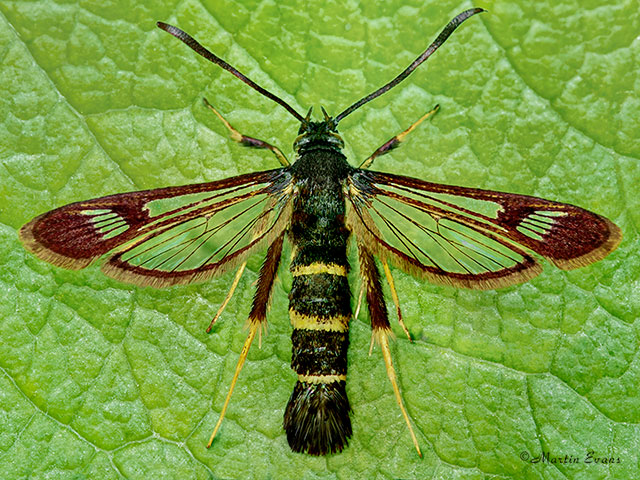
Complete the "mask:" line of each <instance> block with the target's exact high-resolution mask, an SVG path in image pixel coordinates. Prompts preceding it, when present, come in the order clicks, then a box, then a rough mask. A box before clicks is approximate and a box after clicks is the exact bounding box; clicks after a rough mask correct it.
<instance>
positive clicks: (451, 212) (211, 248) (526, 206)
mask: <svg viewBox="0 0 640 480" xmlns="http://www.w3.org/2000/svg"><path fill="white" fill-rule="evenodd" d="M482 11H483V10H482V9H481V8H472V9H469V10H466V11H464V12H462V13H460V14H459V15H457V16H456V17H455V18H453V19H452V20H451V21H450V22H449V23H448V24H447V25H446V26H445V28H444V29H443V30H442V32H441V33H440V34H439V35H438V37H437V38H436V39H435V41H434V42H433V43H432V44H431V45H430V46H429V47H428V48H427V49H426V50H425V51H424V52H423V53H422V54H421V55H420V56H418V57H417V58H416V59H415V60H414V62H413V63H411V65H409V66H408V67H407V68H406V69H405V70H403V71H402V72H401V73H400V74H399V75H398V76H397V77H395V78H394V79H393V80H391V81H390V82H389V83H387V84H386V85H384V86H383V87H381V88H379V89H377V90H375V91H374V92H373V93H371V94H369V95H367V96H365V97H364V98H362V99H361V100H359V101H357V102H356V103H354V104H352V105H351V106H349V107H348V108H347V109H345V110H344V111H342V112H341V113H340V114H338V115H337V116H335V117H331V116H329V115H328V114H327V112H326V111H325V110H324V108H323V109H322V112H323V116H324V118H323V119H322V120H321V121H313V120H312V119H311V113H312V109H311V108H310V109H309V111H308V113H307V114H306V116H302V115H301V114H300V113H298V112H297V111H296V110H295V109H294V108H293V107H291V106H290V105H289V104H287V103H286V102H285V101H284V100H282V99H281V98H279V97H277V96H276V95H274V94H273V93H271V92H269V91H267V90H265V89H264V88H262V87H261V86H259V85H258V84H256V83H255V82H254V81H252V80H251V79H249V78H248V77H246V76H245V75H243V74H242V73H241V72H239V71H238V70H236V69H235V68H234V67H232V66H231V65H229V64H228V63H226V62H225V61H224V60H222V59H221V58H219V57H217V56H216V55H214V54H213V53H211V52H210V51H209V50H207V49H206V48H205V47H203V46H202V45H201V44H199V43H198V42H197V41H196V40H194V39H193V38H192V37H191V36H189V35H188V34H186V33H185V32H183V31H182V30H180V29H179V28H176V27H174V26H171V25H168V24H166V23H161V22H159V23H158V27H159V28H161V29H162V30H164V31H166V32H168V33H169V34H171V35H173V36H174V37H176V38H178V39H179V40H181V41H182V42H184V43H185V44H186V45H187V46H189V47H190V48H191V49H193V50H194V51H195V52H197V53H198V54H200V55H202V56H203V57H205V58H206V59H208V60H210V61H212V62H213V63H215V64H217V65H219V66H221V67H222V68H224V69H225V70H227V71H229V72H230V73H231V74H233V75H234V76H236V77H237V78H239V79H240V80H242V81H243V82H244V83H246V84H247V85H249V86H250V87H251V88H253V89H254V90H256V91H258V92H259V93H261V94H262V95H264V96H266V97H268V98H270V99H271V100H273V101H275V102H277V103H278V104H280V105H281V106H282V107H284V108H285V109H286V110H287V111H288V112H289V113H290V114H291V115H293V117H295V118H296V119H297V120H298V121H299V122H300V129H299V131H298V137H297V138H296V139H295V142H294V143H293V149H294V151H295V161H294V162H291V163H290V162H289V161H288V160H287V157H286V156H285V155H284V153H282V151H281V150H280V149H279V148H278V147H276V146H273V145H271V144H269V143H267V142H265V141H263V140H260V139H257V138H253V137H249V136H246V135H243V134H241V133H240V132H239V131H237V130H236V129H235V128H233V127H232V126H231V125H230V124H229V122H227V121H226V120H225V119H224V117H223V116H222V115H221V114H220V113H219V112H218V111H217V110H216V109H215V108H214V107H213V106H211V105H210V104H209V103H208V102H207V101H206V100H205V105H206V106H207V107H208V108H210V109H211V110H212V111H213V112H214V113H215V114H216V115H217V116H218V117H219V118H220V120H221V121H222V122H223V123H224V125H225V126H226V128H227V129H228V130H229V132H230V134H231V138H232V139H233V140H234V141H236V142H238V143H240V144H241V145H244V146H248V147H253V148H258V149H267V150H270V151H271V152H272V153H273V154H274V155H275V157H276V158H277V159H278V160H279V162H280V164H281V167H280V168H275V169H273V170H267V171H262V172H255V173H246V174H243V175H239V176H236V177H232V178H227V179H223V180H218V181H214V182H209V183H201V184H196V185H186V186H177V187H165V188H158V189H153V190H145V191H139V192H131V193H120V194H115V195H110V196H107V197H102V198H98V199H94V200H87V201H81V202H77V203H72V204H70V205H66V206H63V207H60V208H57V209H55V210H52V211H50V212H47V213H44V214H42V215H40V216H38V217H36V218H35V219H33V220H32V221H31V222H29V223H27V224H26V225H25V226H23V227H22V229H21V230H20V239H21V241H22V243H23V244H24V246H25V247H26V248H27V249H28V250H29V251H31V252H32V253H33V254H35V255H36V256H37V257H39V258H40V259H42V260H45V261H47V262H50V263H52V264H54V265H57V266H59V267H63V268H69V269H80V268H84V267H86V266H88V265H90V264H92V263H94V262H96V261H98V260H100V261H101V262H102V270H103V272H104V273H105V274H107V275H108V276H110V277H113V278H115V279H118V280H121V281H123V282H128V283H133V284H135V285H140V286H152V287H169V286H172V285H179V284H188V283H192V282H198V281H203V280H206V279H208V278H210V277H212V276H214V275H220V274H222V273H224V272H227V271H229V270H230V269H237V270H236V274H235V277H234V279H233V281H232V283H231V286H230V290H229V292H228V294H227V297H226V299H225V300H224V302H223V304H222V306H221V307H220V310H219V311H218V313H217V314H216V316H215V317H214V319H213V321H212V322H211V325H210V326H209V328H208V329H207V331H210V330H211V326H212V325H213V323H214V322H215V321H216V319H217V318H219V316H220V314H221V313H222V310H223V309H224V307H225V306H226V304H227V302H228V301H229V299H230V298H231V296H232V295H233V293H234V291H235V289H236V287H237V285H238V282H239V280H240V277H241V275H242V274H243V272H244V269H245V266H246V263H247V259H248V258H249V257H250V256H251V255H253V254H254V253H256V252H259V251H261V250H263V249H264V248H266V250H267V253H266V258H265V259H264V263H263V264H262V267H261V269H260V272H259V276H258V280H257V285H256V290H255V296H254V298H253V304H252V306H251V311H250V313H249V320H248V325H249V333H248V336H247V339H246V341H245V343H244V346H243V349H242V352H241V355H240V358H239V360H238V364H237V366H236V370H235V375H234V377H233V380H232V383H231V386H230V388H229V392H228V394H227V397H226V400H225V403H224V406H223V408H222V411H221V413H220V417H219V420H218V422H217V424H216V426H215V429H214V432H213V434H212V435H211V439H210V441H209V445H208V446H210V445H211V443H212V441H213V439H214V437H215V435H216V433H217V432H218V429H219V428H220V425H221V423H222V419H223V418H224V416H225V413H226V410H227V407H228V405H229V400H230V398H231V394H232V392H233V389H234V386H235V384H236V381H237V379H238V375H239V374H240V371H241V369H242V367H243V365H244V362H245V359H246V357H247V353H248V351H249V348H250V346H251V344H252V342H253V340H254V338H255V336H256V334H259V335H261V332H262V328H263V327H264V326H266V316H267V310H268V304H269V299H270V296H271V293H272V290H273V285H274V281H275V279H276V273H277V271H278V267H279V265H280V262H281V256H282V249H283V243H284V242H285V240H286V241H288V242H289V243H290V244H291V246H292V252H293V253H292V259H291V262H290V271H291V274H292V278H293V283H292V287H291V292H290V294H289V317H290V321H291V323H292V326H293V334H292V344H293V346H292V360H291V367H292V369H293V370H294V371H295V372H296V373H297V375H298V379H297V382H296V384H295V387H294V390H293V393H292V395H291V397H290V399H289V403H288V405H287V407H286V410H285V413H284V429H285V431H286V435H287V440H288V442H289V445H290V446H291V449H292V450H293V451H295V452H304V453H307V454H310V455H325V454H330V453H336V452H340V451H342V450H343V448H345V446H346V445H347V443H348V439H349V438H350V436H351V434H352V428H351V420H350V417H349V412H350V405H349V400H348V398H347V394H346V391H345V384H346V383H345V382H346V373H347V348H348V346H349V322H350V320H351V319H352V318H353V312H352V305H351V303H352V302H351V293H350V286H349V283H348V280H347V274H348V272H349V269H350V264H349V261H348V258H347V248H348V244H349V242H350V241H353V242H355V245H356V247H357V252H358V262H359V274H360V278H361V288H360V295H359V300H358V309H359V306H360V301H361V300H362V297H363V296H364V297H365V298H366V303H367V305H368V310H369V316H370V319H371V328H372V346H373V341H374V340H375V341H376V342H377V343H378V344H379V345H380V347H381V350H382V354H383V358H384V362H385V366H386V370H387V374H388V377H389V379H390V381H391V385H392V388H393V391H394V394H395V397H396V400H397V403H398V405H399V408H400V410H401V413H402V415H403V417H404V419H405V421H406V423H407V426H408V430H409V433H410V436H411V438H412V441H413V443H414V445H415V447H416V450H417V451H418V453H419V454H420V448H419V445H418V441H417V439H416V436H415V434H414V431H413V428H412V424H411V421H410V419H409V416H408V415H407V412H406V410H405V407H404V404H403V401H402V397H401V394H400V390H399V387H398V384H397V381H396V374H395V370H394V367H393V363H392V359H391V354H390V349H389V335H390V332H391V329H390V323H389V318H388V314H387V307H386V304H385V299H384V295H383V291H382V283H381V278H382V275H381V273H380V270H379V265H380V266H381V267H382V271H383V273H384V276H385V278H386V280H387V282H388V284H389V286H390V291H391V295H392V298H393V302H394V304H395V306H396V310H397V312H398V318H399V322H400V324H401V326H402V327H403V329H404V330H405V332H406V333H407V335H408V331H407V329H406V327H405V326H404V324H403V322H402V317H401V314H400V307H399V301H398V295H397V293H396V290H395V286H394V283H393V278H392V276H391V270H390V268H389V264H392V265H394V266H395V267H396V268H399V269H401V270H403V271H405V272H408V273H410V274H412V275H415V276H417V277H419V278H423V279H426V280H428V281H430V282H433V283H437V284H443V285H450V286H454V287H461V288H471V289H495V288H502V287H506V286H509V285H514V284H517V283H521V282H526V281H528V280H530V279H532V278H533V277H535V276H536V275H538V274H539V273H540V272H541V266H540V262H539V260H538V258H537V257H536V256H534V254H537V255H539V256H541V257H544V258H546V259H547V260H549V261H550V262H551V263H553V264H555V265H556V266H558V267H559V268H561V269H564V270H570V269H574V268H578V267H582V266H585V265H589V264H590V263H593V262H596V261H598V260H601V259H603V258H604V257H605V256H607V255H608V254H609V253H610V252H612V251H613V250H614V249H615V248H616V247H617V246H618V244H619V243H620V241H621V239H622V234H621V232H620V229H619V228H618V227H617V226H616V225H615V224H613V223H612V222H611V221H609V220H608V219H606V218H604V217H602V216H600V215H597V214H595V213H592V212H589V211H587V210H584V209H582V208H580V207H576V206H573V205H568V204H564V203H559V202H554V201H549V200H544V199H541V198H536V197H531V196H526V195H516V194H511V193H501V192H494V191H489V190H481V189H478V188H467V187H458V186H448V185H441V184H437V183H429V182H426V181H423V180H418V179H415V178H410V177H406V176H401V175H393V174H389V173H382V172H376V171H373V170H371V169H370V168H369V167H371V165H372V163H373V162H374V160H375V159H376V158H377V157H379V156H381V155H384V154H386V153H388V152H390V151H391V150H392V149H394V148H396V147H397V146H398V145H399V144H400V143H401V142H402V141H403V140H404V139H405V137H406V136H407V135H408V134H409V133H410V132H411V131H412V130H413V129H415V128H416V127H417V126H418V124H420V123H421V122H423V121H424V120H425V119H427V118H428V117H430V116H431V115H433V114H434V113H435V112H436V111H437V108H438V107H437V106H436V107H435V108H434V109H433V110H431V111H429V112H427V113H426V114H425V115H424V116H423V117H422V118H420V119H419V120H417V121H416V122H415V123H414V124H412V125H411V126H410V127H409V128H407V129H406V130H405V131H403V132H402V133H400V134H398V135H396V136H394V137H393V138H391V139H390V140H388V141H387V142H385V143H384V144H383V145H382V146H380V147H379V148H378V149H376V150H375V151H374V152H373V153H372V154H371V155H370V156H369V157H368V158H367V159H365V160H364V161H363V162H362V163H360V165H359V167H354V166H352V165H351V164H349V163H348V162H347V159H346V157H345V156H344V154H343V153H342V149H343V147H344V142H343V140H342V138H341V137H340V135H339V133H338V125H339V124H340V122H341V121H342V120H343V119H344V118H345V117H347V116H348V115H350V114H351V113H353V112H354V111H355V110H357V109H358V108H360V107H361V106H363V105H364V104H366V103H368V102H370V101H371V100H373V99H375V98H377V97H378V96H380V95H382V94H383V93H385V92H387V91H389V90H390V89H391V88H393V87H394V86H396V85H397V84H399V83H400V82H401V81H402V80H404V79H405V78H406V77H407V76H408V75H409V74H411V72H413V71H414V70H415V69H416V68H417V67H418V66H419V65H420V64H421V63H423V62H424V61H425V60H427V59H428V58H429V57H430V56H431V55H432V54H433V53H434V52H435V51H436V50H437V49H438V48H439V47H440V46H441V45H442V44H443V43H444V42H445V41H446V39H447V38H448V37H449V36H450V35H451V34H452V32H453V31H454V30H455V29H456V28H457V27H458V26H459V25H460V24H461V23H462V22H464V21H465V20H467V19H468V18H470V17H472V16H473V15H476V14H478V13H480V12H482ZM376 258H377V261H378V263H377V262H376ZM356 315H357V313H356Z"/></svg>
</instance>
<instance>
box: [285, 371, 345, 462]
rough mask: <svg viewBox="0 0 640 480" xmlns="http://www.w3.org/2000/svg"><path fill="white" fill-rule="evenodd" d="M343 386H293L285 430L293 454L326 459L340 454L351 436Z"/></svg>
mask: <svg viewBox="0 0 640 480" xmlns="http://www.w3.org/2000/svg"><path fill="white" fill-rule="evenodd" d="M345 385H346V383H345V382H344V381H337V382H331V383H306V382H296V386H295V388H294V389H293V393H292V394H291V398H290V399H289V403H288V404H287V409H286V410H285V412H284V429H285V431H286V432H287V440H288V441H289V446H290V447H291V450H293V451H294V452H300V453H308V454H309V455H326V454H328V453H336V452H341V451H342V449H343V448H344V447H346V446H347V444H348V439H349V437H350V436H351V420H350V419H349V411H350V410H351V407H350V406H349V399H348V398H347V392H346V390H345Z"/></svg>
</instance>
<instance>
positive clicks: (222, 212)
mask: <svg viewBox="0 0 640 480" xmlns="http://www.w3.org/2000/svg"><path fill="white" fill-rule="evenodd" d="M290 193H291V185H290V175H289V174H288V172H287V171H286V170H285V169H277V170H270V171H265V172H257V173H250V174H246V175H240V176H237V177H232V178H228V179H225V180H220V181H216V182H209V183H202V184H196V185H185V186H181V187H167V188H159V189H154V190H145V191H140V192H131V193H121V194H116V195H110V196H107V197H102V198H97V199H93V200H87V201H84V202H77V203H72V204H70V205H66V206H64V207H60V208H57V209H55V210H52V211H50V212H47V213H45V214H43V215H40V216H39V217H36V218H34V219H33V220H32V221H31V222H29V223H28V224H26V225H25V226H23V227H22V229H21V230H20V239H21V240H22V242H23V244H24V245H25V247H26V248H27V249H28V250H30V251H31V252H33V253H34V254H35V255H36V256H38V257H39V258H41V259H43V260H46V261H48V262H50V263H52V264H54V265H58V266H60V267H64V268H70V269H80V268H84V267H86V266H87V265H89V264H90V263H91V262H93V261H95V260H97V259H98V258H101V257H105V258H104V264H103V266H102V269H103V271H104V272H105V273H106V274H107V275H109V276H111V277H114V278H117V279H119V280H122V281H125V282H129V283H134V284H137V285H143V286H146V285H150V286H156V287H162V286H168V285H175V284H184V283H190V282H192V281H197V280H203V279H205V278H208V277H211V276H212V275H215V274H216V273H221V272H222V271H224V270H226V269H227V268H230V267H232V266H233V265H235V264H237V263H239V262H241V261H242V260H244V259H246V258H247V257H248V256H249V255H251V254H252V253H253V252H254V251H255V250H256V249H258V248H259V247H261V246H262V245H264V244H265V243H268V242H269V241H270V240H273V239H274V238H276V237H277V236H278V235H280V234H281V233H282V231H283V230H284V229H285V228H286V226H287V222H288V220H289V216H290V208H291V207H290V201H289V197H290Z"/></svg>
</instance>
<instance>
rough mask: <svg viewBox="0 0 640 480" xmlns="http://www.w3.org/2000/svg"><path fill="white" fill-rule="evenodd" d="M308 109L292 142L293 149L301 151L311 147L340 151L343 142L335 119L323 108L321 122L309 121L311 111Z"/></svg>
mask: <svg viewBox="0 0 640 480" xmlns="http://www.w3.org/2000/svg"><path fill="white" fill-rule="evenodd" d="M312 110H313V107H311V108H310V109H309V112H308V113H307V116H306V117H305V118H304V120H302V122H300V129H299V130H298V137H297V138H296V140H295V141H294V142H293V149H294V150H295V151H296V152H298V153H302V151H304V150H307V151H308V150H313V149H331V150H337V151H340V150H342V149H343V148H344V142H343V141H342V138H341V137H340V135H338V124H337V122H336V121H335V119H333V118H331V117H330V116H329V115H328V114H327V112H326V111H325V109H324V108H322V113H323V114H324V120H323V121H321V122H312V121H311V111H312Z"/></svg>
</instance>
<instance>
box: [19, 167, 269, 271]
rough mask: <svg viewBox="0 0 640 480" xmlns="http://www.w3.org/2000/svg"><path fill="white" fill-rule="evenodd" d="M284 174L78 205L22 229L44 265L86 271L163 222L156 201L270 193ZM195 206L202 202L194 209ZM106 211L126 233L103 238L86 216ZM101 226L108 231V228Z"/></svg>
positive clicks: (264, 174) (122, 195)
mask: <svg viewBox="0 0 640 480" xmlns="http://www.w3.org/2000/svg"><path fill="white" fill-rule="evenodd" d="M281 172H282V169H275V170H268V171H263V172H255V173H248V174H244V175H239V176H236V177H231V178H227V179H224V180H218V181H215V182H208V183H200V184H193V185H184V186H178V187H165V188H157V189H153V190H143V191H139V192H129V193H119V194H115V195H109V196H106V197H101V198H96V199H92V200H86V201H81V202H76V203H72V204H69V205H65V206H63V207H60V208H56V209H55V210H51V211H50V212H47V213H44V214H42V215H40V216H38V217H36V218H34V219H33V220H31V221H30V222H29V223H27V224H26V225H24V226H23V227H22V228H21V229H20V232H19V236H20V240H21V241H22V243H23V244H24V246H25V247H26V248H27V249H28V250H29V251H31V252H32V253H33V254H34V255H36V256H37V257H39V258H40V259H42V260H45V261H47V262H49V263H52V264H54V265H56V266H59V267H63V268H68V269H81V268H84V267H86V266H87V265H89V264H90V263H91V262H93V261H94V260H96V259H98V258H100V257H102V256H103V255H105V254H106V253H108V252H110V251H111V250H113V249H114V248H117V247H118V246H120V245H123V244H125V243H127V242H129V241H131V240H133V239H135V238H136V237H137V236H139V235H141V230H142V229H143V227H145V226H146V225H148V224H149V222H151V221H156V222H157V221H158V219H159V218H161V217H154V218H152V217H151V216H150V214H149V210H148V205H149V204H150V202H152V201H154V200H160V199H167V198H173V197H179V196H183V195H190V194H198V193H203V192H211V193H212V195H213V196H215V195H216V193H217V192H223V193H224V195H229V194H230V193H233V192H234V191H239V192H241V191H242V190H243V189H247V188H251V187H254V188H255V187H256V186H260V185H262V184H264V185H265V188H268V186H269V184H271V183H273V182H274V181H276V179H277V178H278V177H279V176H280V174H281ZM195 205H197V202H195V203H194V204H193V206H195ZM101 209H104V210H105V211H109V212H112V214H111V215H112V216H113V217H114V219H115V220H114V223H115V222H116V221H117V222H118V224H124V225H125V226H126V230H125V231H123V232H122V233H119V234H117V235H112V236H109V235H101V234H97V232H96V227H95V223H94V222H92V219H93V217H91V216H88V215H86V214H84V213H83V212H86V211H88V210H90V211H98V210H101ZM101 225H103V226H104V225H106V228H108V224H106V223H102V224H101ZM115 233H117V232H115Z"/></svg>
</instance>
